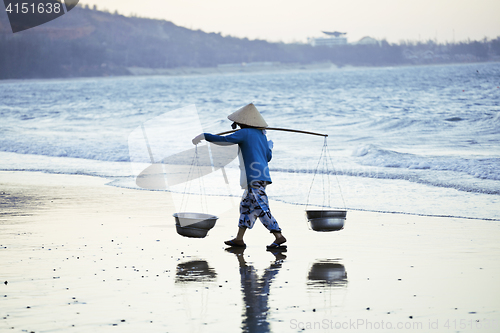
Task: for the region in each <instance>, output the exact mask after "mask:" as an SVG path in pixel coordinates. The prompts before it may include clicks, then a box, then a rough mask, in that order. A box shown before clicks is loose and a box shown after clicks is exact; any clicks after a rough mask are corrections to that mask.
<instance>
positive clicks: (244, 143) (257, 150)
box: [193, 104, 286, 249]
mask: <svg viewBox="0 0 500 333" xmlns="http://www.w3.org/2000/svg"><path fill="white" fill-rule="evenodd" d="M228 119H229V120H232V121H234V123H233V128H236V126H239V127H240V128H241V129H240V130H238V131H236V132H234V133H233V134H230V135H227V136H219V135H213V134H209V133H203V134H200V135H198V136H197V137H195V138H194V139H193V144H198V143H199V142H200V141H201V140H202V139H205V140H207V141H209V142H213V143H216V144H217V143H219V144H238V146H239V148H240V152H241V156H242V157H243V164H244V173H245V174H244V175H245V177H242V178H243V182H242V187H243V188H245V194H244V195H243V198H242V200H241V204H240V219H239V221H238V233H237V235H236V237H235V238H234V239H231V240H228V241H226V242H225V243H226V244H227V245H229V246H239V247H245V246H246V244H245V242H244V241H243V236H244V235H245V231H246V230H247V228H250V229H251V228H253V226H254V224H255V221H256V219H257V218H259V219H260V221H261V222H262V224H263V225H264V226H265V227H266V228H267V229H268V230H269V231H270V232H271V233H272V234H273V235H274V237H275V240H274V242H273V243H272V244H271V245H269V246H268V248H270V249H273V248H279V247H280V246H281V244H283V243H285V242H286V238H285V237H284V236H283V235H282V234H281V229H280V227H279V225H278V222H277V221H276V219H275V218H274V216H273V215H272V214H271V211H270V209H269V200H268V198H267V194H266V186H267V185H268V184H271V177H270V175H269V166H268V164H267V163H268V162H269V161H270V160H271V158H272V151H271V149H272V142H271V141H269V142H268V141H267V137H266V135H265V132H264V130H262V129H261V128H265V127H267V126H268V125H267V123H266V121H265V120H264V118H263V117H262V115H261V114H260V112H259V111H258V110H257V108H256V107H255V106H254V105H253V104H248V105H246V106H244V107H242V108H241V109H239V110H237V111H236V112H234V113H232V114H230V115H229V116H228Z"/></svg>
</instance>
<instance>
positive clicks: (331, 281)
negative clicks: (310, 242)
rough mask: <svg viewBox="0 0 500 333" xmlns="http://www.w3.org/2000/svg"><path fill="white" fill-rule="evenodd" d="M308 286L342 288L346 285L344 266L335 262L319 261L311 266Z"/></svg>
mask: <svg viewBox="0 0 500 333" xmlns="http://www.w3.org/2000/svg"><path fill="white" fill-rule="evenodd" d="M308 280H309V283H308V284H309V285H311V286H313V287H321V286H325V285H328V286H333V287H344V286H345V285H346V284H347V273H346V271H345V267H344V265H342V264H340V263H338V262H335V261H329V260H325V261H319V262H316V263H314V264H313V265H312V267H311V270H310V271H309V275H308Z"/></svg>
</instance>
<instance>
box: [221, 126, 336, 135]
mask: <svg viewBox="0 0 500 333" xmlns="http://www.w3.org/2000/svg"><path fill="white" fill-rule="evenodd" d="M259 129H263V130H272V131H285V132H294V133H302V134H311V135H318V136H325V137H326V136H328V134H321V133H314V132H307V131H299V130H294V129H289V128H277V127H266V128H259ZM236 131H239V129H235V130H231V131H226V132H222V133H219V134H217V135H225V134H229V133H233V132H236Z"/></svg>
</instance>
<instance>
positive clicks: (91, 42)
mask: <svg viewBox="0 0 500 333" xmlns="http://www.w3.org/2000/svg"><path fill="white" fill-rule="evenodd" d="M497 41H498V39H497ZM476 43H478V42H476ZM490 44H491V43H490ZM498 44H499V45H500V43H498ZM488 45H489V44H488ZM417 46H418V45H393V44H389V43H387V42H385V41H382V42H380V43H379V44H372V45H345V46H341V47H333V48H329V47H312V46H310V45H306V44H285V43H270V42H267V41H263V40H248V39H246V38H243V39H241V38H235V37H231V36H221V35H220V34H217V33H205V32H203V31H201V30H196V31H195V30H190V29H186V28H183V27H179V26H177V25H175V24H173V23H172V22H169V21H165V20H153V19H145V18H138V17H125V16H123V15H119V14H117V13H115V14H112V13H108V12H103V11H97V10H92V9H88V8H82V7H80V6H79V7H76V8H75V9H73V10H72V11H71V12H69V13H68V14H66V15H63V16H62V17H60V18H58V19H56V20H54V21H51V22H48V23H46V24H43V25H41V26H38V27H35V28H32V29H29V30H25V31H22V32H18V33H15V34H13V33H12V31H11V29H10V26H9V22H8V18H7V14H6V12H5V11H3V10H2V11H0V79H9V78H51V77H77V76H103V75H129V74H131V71H130V70H129V68H133V67H139V68H150V69H169V68H178V67H199V68H203V67H216V66H218V65H221V64H235V63H255V62H280V63H282V64H291V63H296V64H311V63H320V62H331V63H333V64H336V65H338V66H343V65H355V66H381V65H401V64H411V63H428V62H432V61H434V62H435V61H440V62H449V61H452V60H456V59H454V58H451V60H450V57H448V58H446V57H442V58H439V57H435V52H434V51H431V53H432V54H429V53H426V54H425V57H426V58H425V59H424V58H422V57H424V56H422V57H421V56H420V54H421V53H422V52H420V51H422V48H419V47H417ZM466 46H467V45H466ZM481 46H484V45H481ZM491 48H492V47H491V45H489V46H488V47H487V49H484V47H483V49H482V51H481V52H482V53H481V52H479V53H481V54H480V56H475V55H473V57H475V58H470V57H469V58H467V57H466V58H463V59H462V60H460V61H471V59H472V61H477V60H487V59H488V57H490V56H489V54H490V53H491V52H490V51H491V50H490V49H491ZM425 51H428V50H427V49H426V50H425ZM439 52H441V51H439ZM439 52H438V53H439ZM488 52H489V53H488ZM495 54H496V53H494V55H495ZM498 55H500V51H499V52H498ZM429 57H430V58H429ZM420 58H422V59H423V60H422V61H420ZM429 59H430V60H429Z"/></svg>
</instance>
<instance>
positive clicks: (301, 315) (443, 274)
mask: <svg viewBox="0 0 500 333" xmlns="http://www.w3.org/2000/svg"><path fill="white" fill-rule="evenodd" d="M106 182H107V181H106V180H105V179H102V178H95V177H88V176H68V175H49V174H43V173H35V172H0V227H1V235H0V267H1V273H0V279H1V280H0V282H1V284H0V331H1V332H108V331H112V332H239V331H244V332H302V331H304V330H303V329H305V331H313V332H333V331H353V332H354V331H379V332H381V331H382V332H383V331H390V330H391V329H392V330H393V331H399V332H402V331H404V332H406V331H409V332H498V331H500V284H499V283H498V278H499V276H500V265H499V262H500V243H499V242H498V240H499V239H500V224H499V223H498V222H491V221H481V220H466V219H452V218H443V217H439V218H432V217H421V216H411V215H396V214H379V213H370V212H359V211H349V212H348V215H347V221H346V227H345V229H344V230H342V231H338V232H329V233H319V232H315V231H312V230H309V229H308V225H307V223H306V221H305V218H304V207H303V206H295V205H288V204H283V203H280V202H271V210H272V212H273V214H274V215H275V216H276V218H277V219H278V221H279V223H280V225H281V227H282V228H283V231H284V234H285V236H286V237H287V238H288V251H287V252H285V253H271V252H268V251H266V250H265V246H266V245H267V244H269V243H270V242H271V240H272V236H271V235H269V233H268V232H266V230H265V228H264V227H263V226H262V225H260V224H259V222H257V224H256V226H255V227H254V229H252V230H249V231H248V232H247V235H246V242H247V244H248V247H247V248H246V249H245V250H244V251H233V252H231V251H227V250H226V248H227V247H226V246H225V245H224V244H223V241H224V240H226V239H229V238H230V237H231V236H234V235H235V232H236V220H237V218H238V212H237V209H234V210H231V211H229V212H227V213H225V214H223V215H220V216H219V220H218V221H217V224H216V225H215V227H214V229H212V230H210V231H209V233H208V236H207V237H206V238H203V239H192V238H185V237H181V236H179V235H178V234H177V233H176V230H175V227H174V219H173V217H172V214H173V213H174V212H175V209H174V206H173V205H172V203H171V202H172V200H170V199H169V196H170V194H169V193H165V192H151V191H137V190H128V189H121V188H115V187H111V186H106V185H105V184H106ZM273 186H274V185H273ZM216 199H217V198H213V200H215V202H216V201H217V200H216Z"/></svg>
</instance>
